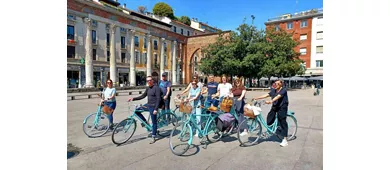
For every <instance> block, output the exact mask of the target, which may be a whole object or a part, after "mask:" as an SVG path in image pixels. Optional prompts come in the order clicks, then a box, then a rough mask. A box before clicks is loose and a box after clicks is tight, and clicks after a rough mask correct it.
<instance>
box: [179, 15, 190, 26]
mask: <svg viewBox="0 0 390 170" xmlns="http://www.w3.org/2000/svg"><path fill="white" fill-rule="evenodd" d="M178 21H179V22H181V23H183V24H186V25H188V26H191V20H190V17H187V16H181V17H180V18H179V20H178Z"/></svg>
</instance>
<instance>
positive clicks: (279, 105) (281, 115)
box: [254, 80, 289, 147]
mask: <svg viewBox="0 0 390 170" xmlns="http://www.w3.org/2000/svg"><path fill="white" fill-rule="evenodd" d="M275 86H276V87H275V90H272V89H271V91H270V92H269V93H268V94H265V95H263V96H260V97H257V98H254V100H258V99H264V98H267V97H271V99H272V100H271V101H266V104H271V103H272V108H271V110H270V112H269V113H268V115H267V124H268V126H269V125H272V123H273V122H274V121H275V116H276V113H278V121H279V123H280V127H281V129H280V131H279V132H280V135H281V136H283V137H284V139H283V141H282V142H281V143H280V146H282V147H284V146H287V145H288V142H287V131H288V124H287V121H286V118H287V111H288V103H289V102H288V95H287V89H286V88H283V82H282V80H277V81H276V82H275Z"/></svg>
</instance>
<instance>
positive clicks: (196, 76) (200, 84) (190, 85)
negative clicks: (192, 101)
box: [178, 74, 205, 105]
mask: <svg viewBox="0 0 390 170" xmlns="http://www.w3.org/2000/svg"><path fill="white" fill-rule="evenodd" d="M193 80H195V81H196V85H197V86H198V87H199V88H200V91H201V95H200V100H201V105H203V95H202V94H204V93H205V90H203V83H201V82H199V76H198V75H197V74H195V75H194V77H193ZM191 87H192V83H190V84H188V86H187V88H186V89H185V90H184V91H183V92H181V93H180V94H178V96H180V95H184V94H186V93H187V92H188V91H190V89H191Z"/></svg>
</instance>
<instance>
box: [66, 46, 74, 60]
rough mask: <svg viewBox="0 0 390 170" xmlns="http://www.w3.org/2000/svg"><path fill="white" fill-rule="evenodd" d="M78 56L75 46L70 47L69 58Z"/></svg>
mask: <svg viewBox="0 0 390 170" xmlns="http://www.w3.org/2000/svg"><path fill="white" fill-rule="evenodd" d="M75 55H76V48H75V47H74V46H68V53H67V56H68V58H75Z"/></svg>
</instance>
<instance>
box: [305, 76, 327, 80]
mask: <svg viewBox="0 0 390 170" xmlns="http://www.w3.org/2000/svg"><path fill="white" fill-rule="evenodd" d="M323 79H324V77H323V76H317V77H310V78H309V80H323Z"/></svg>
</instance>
